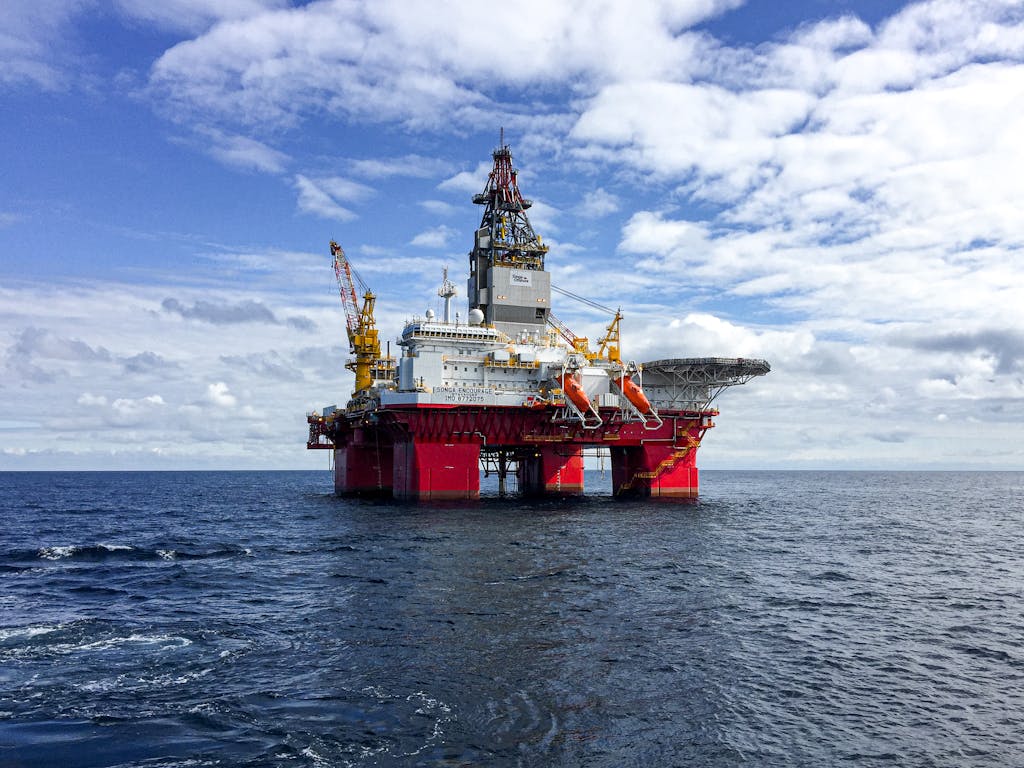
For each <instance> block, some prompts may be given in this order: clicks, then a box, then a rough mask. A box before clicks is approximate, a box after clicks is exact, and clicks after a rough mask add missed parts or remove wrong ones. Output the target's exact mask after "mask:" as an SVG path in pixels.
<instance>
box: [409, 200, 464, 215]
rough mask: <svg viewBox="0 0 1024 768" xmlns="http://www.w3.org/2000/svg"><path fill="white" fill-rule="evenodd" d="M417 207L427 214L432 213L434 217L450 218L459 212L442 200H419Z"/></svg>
mask: <svg viewBox="0 0 1024 768" xmlns="http://www.w3.org/2000/svg"><path fill="white" fill-rule="evenodd" d="M419 205H420V207H421V208H423V210H425V211H426V212H427V213H432V214H433V215H435V216H451V215H453V214H455V213H456V212H457V211H458V210H459V209H458V208H456V207H455V206H454V205H452V204H451V203H446V202H444V201H443V200H421V201H420V203H419Z"/></svg>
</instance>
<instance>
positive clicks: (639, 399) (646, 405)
mask: <svg viewBox="0 0 1024 768" xmlns="http://www.w3.org/2000/svg"><path fill="white" fill-rule="evenodd" d="M614 381H615V386H617V387H618V388H619V389H621V390H622V394H624V395H625V396H626V399H627V400H629V402H631V403H632V404H633V405H634V406H635V407H636V409H637V410H638V411H640V413H642V414H645V415H646V414H648V413H650V412H651V401H650V400H648V399H647V395H645V394H644V391H643V390H642V389H640V386H639V385H638V384H637V383H636V382H635V381H633V380H632V379H631V378H629V376H626V375H623V376H621V377H620V378H618V379H615V380H614Z"/></svg>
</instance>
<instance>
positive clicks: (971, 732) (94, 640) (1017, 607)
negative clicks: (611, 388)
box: [0, 471, 1024, 768]
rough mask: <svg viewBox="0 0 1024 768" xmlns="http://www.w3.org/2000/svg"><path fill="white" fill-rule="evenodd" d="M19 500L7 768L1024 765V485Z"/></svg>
mask: <svg viewBox="0 0 1024 768" xmlns="http://www.w3.org/2000/svg"><path fill="white" fill-rule="evenodd" d="M587 483H588V488H589V489H590V490H589V491H588V495H587V496H586V497H584V498H582V499H575V500H564V501H560V500H546V501H524V500H521V499H517V498H509V499H500V498H497V497H496V486H495V485H494V483H493V478H489V479H488V480H487V481H486V485H485V489H486V492H487V494H488V496H487V498H484V499H482V500H481V501H479V502H473V503H462V504H451V503H445V504H421V505H409V504H396V503H391V502H381V501H365V500H350V499H341V498H337V497H335V496H334V495H333V494H332V492H331V480H330V476H329V475H328V473H327V472H326V471H322V472H161V473H147V472H132V473H115V472H111V473H3V474H0V766H4V767H5V768H6V767H7V766H68V767H72V768H73V767H76V766H81V767H83V768H84V767H86V766H89V767H92V766H213V765H220V766H608V767H612V766H614V767H616V768H618V767H619V766H645V767H646V766H733V765H750V766H986V767H991V766H1024V647H1022V642H1024V474H1022V473H1010V472H1007V473H898V472H893V473H885V472H883V473H873V472H850V473H844V472H725V471H721V472H713V471H708V472H704V473H703V475H702V489H701V490H702V496H701V498H700V499H699V500H698V501H696V502H682V503H680V502H669V503H664V502H653V501H648V502H616V501H613V500H612V499H611V498H609V496H608V493H609V485H610V482H609V480H608V479H607V478H605V477H602V476H601V474H600V473H598V472H588V476H587Z"/></svg>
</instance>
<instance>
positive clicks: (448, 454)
mask: <svg viewBox="0 0 1024 768" xmlns="http://www.w3.org/2000/svg"><path fill="white" fill-rule="evenodd" d="M392 477H393V478H394V489H393V492H394V495H395V498H396V499H405V500H409V501H426V500H429V499H478V498H480V446H479V444H477V443H437V442H422V441H418V440H409V441H406V442H400V443H395V449H394V472H393V475H392Z"/></svg>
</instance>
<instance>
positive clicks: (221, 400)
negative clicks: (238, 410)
mask: <svg viewBox="0 0 1024 768" xmlns="http://www.w3.org/2000/svg"><path fill="white" fill-rule="evenodd" d="M206 399H207V400H208V401H209V402H211V403H213V404H214V405H216V406H218V407H220V408H234V407H235V406H236V405H237V404H238V399H237V398H236V397H235V396H234V395H232V394H231V392H229V391H228V385H227V384H225V383H224V382H223V381H217V382H214V383H213V384H210V385H208V386H207V387H206Z"/></svg>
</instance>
